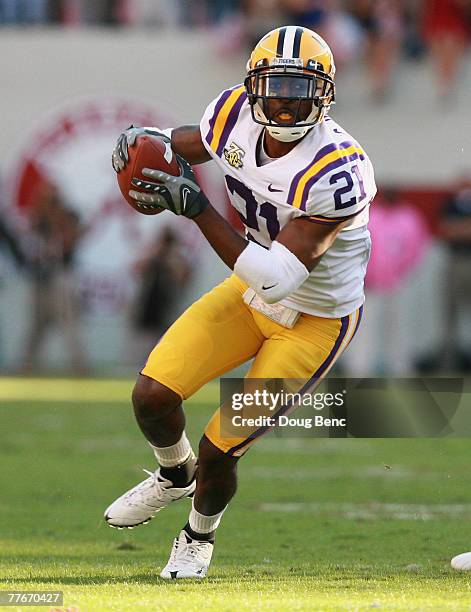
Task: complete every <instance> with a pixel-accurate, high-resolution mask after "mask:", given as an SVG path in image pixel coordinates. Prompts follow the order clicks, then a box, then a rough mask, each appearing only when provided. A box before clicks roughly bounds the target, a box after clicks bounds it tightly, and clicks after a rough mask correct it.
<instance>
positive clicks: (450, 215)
mask: <svg viewBox="0 0 471 612" xmlns="http://www.w3.org/2000/svg"><path fill="white" fill-rule="evenodd" d="M285 24H297V25H303V26H306V27H309V28H312V29H314V30H316V31H318V32H319V33H320V34H322V35H323V36H324V37H325V38H326V39H327V41H328V42H329V44H330V45H331V47H332V49H333V51H334V54H335V58H336V62H337V66H338V72H339V77H340V79H342V78H343V79H344V81H343V82H344V87H343V93H342V95H343V100H344V101H343V104H344V106H346V107H348V106H349V105H350V107H351V108H350V111H351V115H349V116H350V117H355V116H358V117H359V121H360V120H361V121H363V123H362V125H368V128H369V129H370V130H371V132H375V131H376V132H377V130H378V129H379V126H380V125H381V126H383V127H384V125H385V124H388V123H389V122H390V125H389V126H388V129H390V130H394V129H395V128H394V122H395V121H396V120H397V118H398V117H399V118H401V120H402V118H404V117H405V115H406V114H409V121H410V125H411V128H410V129H415V130H416V131H417V134H416V136H414V137H413V140H414V142H415V143H416V145H417V151H416V153H415V157H414V159H416V160H417V162H416V163H417V167H418V168H420V167H422V166H423V165H424V164H426V163H427V161H426V160H425V161H424V159H425V157H427V156H431V157H432V158H436V157H437V156H440V149H439V147H437V148H436V149H434V150H433V151H430V148H429V147H427V146H424V147H422V146H421V143H422V142H424V141H423V139H422V138H423V137H422V132H421V123H422V122H423V121H425V122H426V125H427V126H428V127H427V128H426V129H427V130H428V131H429V132H431V131H434V130H435V126H437V125H439V124H441V123H443V116H444V115H447V116H448V115H450V114H453V113H456V116H457V117H458V118H459V121H460V122H461V126H460V128H459V130H463V131H465V130H467V131H469V130H470V128H471V111H470V110H469V109H470V108H471V106H470V105H469V93H470V87H469V78H468V79H467V80H466V78H462V76H463V75H466V74H467V71H468V66H469V63H470V62H469V43H470V39H471V0H409V1H408V0H324V1H322V2H321V1H320V0H319V1H318V0H93V1H92V0H0V25H1V28H2V29H0V37H1V36H2V32H6V31H7V30H8V32H9V36H10V37H14V36H15V32H18V36H20V37H24V36H29V35H30V33H32V32H34V33H37V32H41V31H42V30H44V31H45V32H49V31H50V30H51V29H56V28H57V29H63V30H69V29H73V30H74V31H77V30H82V29H90V28H91V29H93V28H101V29H104V30H106V31H107V32H108V31H109V30H112V31H113V33H114V34H113V35H114V36H117V37H118V40H121V39H120V38H119V37H123V38H122V40H124V37H126V35H127V33H129V32H133V35H134V36H136V35H137V36H139V35H142V36H151V37H153V36H155V38H158V37H159V36H163V35H164V34H165V33H166V35H167V38H166V39H165V40H166V41H169V42H168V43H167V44H170V47H171V46H172V45H174V46H175V48H176V47H177V46H178V45H180V42H181V41H183V40H184V39H185V36H187V35H188V34H191V35H192V36H202V37H203V38H204V37H205V36H206V35H207V34H210V37H211V38H210V40H211V42H210V45H211V48H212V49H213V50H214V52H215V56H216V55H217V56H218V60H216V59H215V60H214V62H215V66H216V61H218V62H219V64H218V66H219V68H218V70H221V69H222V70H224V63H225V62H227V63H228V65H229V64H230V65H233V64H234V63H239V64H240V67H241V74H242V75H243V66H244V63H245V58H246V57H247V54H248V52H249V51H250V48H251V47H252V45H253V44H255V42H256V41H257V40H258V39H259V38H260V36H261V35H263V34H264V33H265V32H267V31H268V30H270V29H272V28H274V27H277V26H279V25H285ZM169 32H170V33H172V35H171V36H168V33H169ZM140 33H141V34H140ZM203 38H201V40H203ZM12 40H13V39H12ZM198 40H199V39H198ZM84 44H85V43H84ZM64 53H65V54H67V48H66V47H65V48H64ZM215 56H214V57H215ZM2 61H5V58H4V59H3V60H2ZM117 61H125V60H123V58H118V59H117ZM155 62H156V68H155V72H156V76H157V74H158V70H159V58H158V57H156V58H155ZM418 64H426V66H427V75H428V76H427V78H429V80H430V83H431V88H430V90H428V91H429V93H428V94H427V97H428V98H433V105H435V109H434V111H433V112H432V115H430V116H427V118H426V119H424V118H423V117H421V116H420V112H417V108H420V105H419V103H418V104H417V105H416V107H415V113H416V115H415V117H413V118H411V117H410V112H409V98H410V94H411V88H412V89H413V88H414V74H415V72H414V70H415V68H414V66H416V65H418ZM221 66H222V68H221ZM77 69H80V67H78V68H77ZM212 69H213V66H212V64H211V63H209V64H206V65H205V66H201V65H199V66H197V67H196V69H195V71H196V72H198V71H201V70H205V71H206V72H211V70H212ZM359 69H361V74H362V79H363V80H361V81H358V80H357V81H354V80H352V76H351V75H352V74H357V73H358V70H359ZM398 71H400V72H401V73H402V72H404V73H408V74H409V77H408V79H406V81H404V82H405V83H406V85H404V84H403V82H401V81H400V80H399V79H397V78H396V75H397V73H398ZM177 73H178V69H176V70H175V74H177ZM175 78H177V77H175ZM351 83H354V89H355V90H356V89H358V88H359V87H360V84H361V86H362V87H363V89H364V90H365V91H366V96H365V97H361V98H358V96H357V95H356V93H355V92H354V91H352V94H351V96H350V95H349V89H348V88H349V86H350V85H351ZM130 85H131V84H130ZM231 85H233V83H230V82H228V83H227V86H231ZM14 86H15V84H11V87H14ZM419 86H421V85H417V87H419ZM37 88H38V85H37V84H35V89H33V90H31V92H30V95H31V96H33V97H34V95H35V92H36V91H37ZM130 89H131V91H132V86H131V87H130ZM457 92H458V93H457ZM103 93H108V92H107V91H104V92H103ZM113 93H118V92H116V91H115V92H113ZM126 93H129V92H126ZM212 93H214V94H216V93H217V92H216V91H214V92H212ZM174 95H175V97H176V98H177V97H178V95H177V94H174ZM414 95H415V99H417V98H420V93H418V92H415V94H414ZM166 96H167V98H166V99H168V98H170V99H171V98H172V92H170V94H168V93H167V94H166ZM460 96H461V98H460ZM212 97H213V96H208V98H207V102H209V101H210V100H211V98H212ZM339 97H340V96H339ZM460 99H465V100H466V99H467V100H468V106H466V103H465V104H464V105H463V104H461V107H459V108H457V105H458V104H459V100H460ZM184 102H185V101H184V100H180V101H179V104H180V106H183V105H184ZM340 104H342V102H341V103H340ZM365 114H367V115H368V117H369V118H370V119H360V118H361V117H364V116H365ZM335 118H337V117H335ZM349 121H350V123H349V124H347V125H346V126H345V127H346V129H347V131H350V130H351V131H352V132H353V133H354V135H355V136H356V137H357V138H358V139H359V140H360V142H362V143H363V142H364V138H363V135H362V130H361V129H360V130H358V129H356V127H355V125H351V123H352V120H351V118H350V120H349ZM123 127H126V126H123ZM410 129H409V131H410ZM459 130H458V132H459ZM19 138H20V136H19ZM450 138H456V132H455V135H453V136H450ZM367 139H368V136H367ZM443 144H445V143H443ZM451 146H452V147H455V148H459V146H460V143H459V142H456V143H454V144H452V145H451ZM378 148H379V147H377V149H378ZM367 149H368V147H367ZM385 149H387V147H386V144H385ZM464 153H465V155H464V157H462V158H461V162H460V163H459V164H455V165H454V166H451V167H450V168H448V170H447V174H446V179H445V180H439V179H437V177H436V176H435V179H436V180H433V181H431V183H430V184H428V183H427V180H425V183H424V176H425V177H426V176H427V173H426V172H423V171H418V178H417V180H416V181H414V180H413V175H414V171H413V168H412V169H409V175H408V178H407V179H406V178H404V179H402V180H401V178H400V177H399V178H398V176H397V175H396V174H395V173H394V171H393V170H392V169H391V173H390V175H388V172H387V171H384V170H382V171H381V172H380V174H379V176H378V183H379V195H378V197H377V199H376V201H375V203H374V205H373V207H372V211H371V223H370V229H371V233H372V236H373V241H374V248H373V252H372V258H371V262H370V266H369V271H368V275H367V296H368V301H367V306H366V309H365V313H366V314H365V321H364V323H363V326H362V329H361V332H360V333H359V337H358V339H357V340H356V341H355V342H354V343H353V344H352V347H351V348H350V350H349V353H348V354H347V355H346V357H345V359H344V360H343V362H342V364H341V368H342V370H343V371H344V372H346V373H347V374H351V375H354V376H364V375H370V374H371V375H383V374H384V375H398V376H401V375H410V374H415V373H419V374H420V373H457V372H458V373H460V372H463V373H464V372H469V371H470V370H471V334H470V333H469V330H470V329H471V325H470V323H471V321H470V318H471V317H470V313H471V310H470V306H471V265H470V264H471V156H470V152H469V151H468V150H466V151H464ZM401 154H402V153H401V151H399V150H397V151H394V150H393V151H389V152H387V151H386V150H385V155H389V159H394V156H395V155H396V156H399V155H401ZM376 155H377V156H378V154H377V152H376ZM372 157H373V162H374V163H375V162H376V161H377V159H376V158H375V156H374V155H373V156H372ZM4 161H5V160H2V161H1V162H0V173H2V172H3V166H4ZM380 162H381V160H380ZM435 163H437V162H436V161H435ZM383 165H385V166H386V164H383ZM438 165H439V162H438ZM380 167H381V163H380ZM431 174H433V173H431ZM411 177H412V178H411ZM6 180H7V179H5V181H6ZM2 186H3V183H2V184H0V197H1V203H0V213H1V215H0V301H1V300H2V299H5V298H8V295H9V293H12V292H14V291H15V285H16V284H17V283H16V280H15V279H18V282H21V283H22V284H23V286H24V287H25V288H26V289H25V291H23V292H20V293H18V294H15V300H19V299H22V300H23V302H24V304H22V305H20V304H18V311H22V312H23V311H24V312H26V313H28V314H27V315H26V317H27V320H26V321H25V322H24V324H22V325H21V330H20V331H19V332H18V333H16V335H14V339H15V347H14V348H13V349H12V347H11V346H7V345H8V343H9V342H10V343H11V342H12V340H11V338H10V336H9V326H10V325H12V323H11V321H13V320H14V313H13V314H12V312H11V310H12V304H15V302H12V301H11V300H10V301H9V302H8V299H7V300H6V301H7V302H8V304H9V306H8V309H6V308H4V310H3V311H2V310H0V368H1V369H2V370H3V371H10V372H12V371H13V372H19V371H21V372H28V373H30V372H48V371H52V370H61V371H67V372H71V373H76V374H83V373H95V372H103V371H107V370H113V371H116V369H119V368H120V367H121V366H122V368H123V369H124V370H126V369H127V370H130V371H135V370H137V368H138V366H139V365H140V364H141V363H142V361H143V359H144V358H145V356H146V354H147V352H148V350H149V349H150V348H151V347H152V346H153V344H154V343H155V342H156V341H157V340H158V338H159V337H160V336H161V334H162V333H163V332H164V331H165V329H166V328H167V326H168V325H169V324H170V323H171V321H172V320H173V319H174V318H175V317H176V316H177V314H178V312H180V311H181V309H182V308H183V307H184V305H185V300H183V299H182V296H183V295H185V296H186V298H185V299H186V303H188V300H189V299H190V298H189V297H188V296H192V297H191V299H193V297H194V296H197V295H198V293H201V289H202V288H205V283H203V282H202V281H201V274H198V269H199V268H200V264H199V263H198V260H197V259H196V258H195V257H194V256H193V255H189V251H188V245H187V243H186V241H185V239H184V238H182V235H181V233H179V232H177V231H175V225H174V224H171V223H166V224H164V225H162V224H160V225H159V227H158V231H157V230H156V231H155V232H154V233H152V235H149V236H148V238H147V239H146V241H145V243H142V242H141V243H136V244H135V245H134V249H132V247H130V249H131V253H130V264H129V265H128V266H127V270H126V273H127V274H129V276H130V277H132V279H133V282H132V291H131V292H130V293H131V294H130V295H128V296H127V303H126V308H125V309H124V312H125V313H126V324H127V325H128V326H129V334H127V335H126V336H125V337H126V340H125V349H123V347H121V348H120V349H117V350H116V351H115V354H113V358H111V359H109V360H108V361H107V359H101V360H100V359H95V358H94V355H93V348H91V346H92V344H93V343H90V342H89V341H87V334H86V333H84V328H85V327H86V326H87V321H86V303H87V299H86V298H87V296H86V289H84V287H83V285H80V283H79V282H78V280H77V275H78V274H79V273H80V269H79V265H78V264H77V261H78V259H79V258H78V259H77V254H80V249H81V248H82V245H83V244H84V242H85V241H86V240H87V239H88V238H89V236H90V234H91V233H92V232H93V231H95V230H94V229H93V228H96V223H97V219H98V218H100V219H102V218H103V216H105V217H106V207H101V208H100V209H99V210H98V211H97V212H96V214H95V216H94V217H93V218H90V215H88V216H87V215H82V214H81V213H80V209H79V208H77V206H73V205H71V204H70V202H69V201H68V199H67V198H66V197H64V196H63V194H62V193H61V189H60V188H58V186H57V185H55V184H54V181H52V180H51V181H50V182H47V181H46V182H44V181H43V182H42V183H41V184H40V186H38V187H37V189H34V190H33V193H30V194H29V196H28V206H27V207H25V209H24V210H23V211H22V214H21V215H16V214H9V211H11V208H12V206H13V203H12V202H11V201H9V198H10V199H11V190H9V189H8V188H7V185H5V188H4V189H2ZM21 204H22V203H21V202H20V205H21ZM131 242H132V241H131ZM202 248H203V247H202V246H201V245H199V246H198V247H197V249H202ZM208 257H210V258H211V257H212V258H213V259H212V260H211V261H214V256H212V255H208ZM214 265H215V264H214ZM221 274H224V272H221ZM425 278H426V279H427V280H426V282H425V281H424V282H423V283H422V280H423V279H425ZM12 279H13V280H12ZM20 279H21V280H20ZM424 283H425V284H426V285H427V286H426V289H425V290H424V291H423V292H422V293H421V294H420V295H421V298H420V300H418V299H417V295H416V294H415V293H414V287H416V288H417V287H418V286H419V285H420V286H421V287H422V285H423V284H424ZM100 290H101V291H106V288H103V287H101V289H100ZM424 296H425V297H424ZM427 296H429V297H430V296H431V297H430V299H429V297H427ZM428 301H430V304H428ZM431 302H433V304H431ZM429 306H430V307H429ZM15 308H16V306H15V305H14V306H13V309H15ZM5 310H8V313H7V314H6V313H5ZM429 310H434V313H433V315H430V313H429V312H428V311H429ZM427 317H428V319H427V320H430V321H431V322H432V323H431V324H430V325H429V324H428V323H427V325H425V326H423V327H422V329H421V335H423V333H424V329H423V328H424V327H425V328H427V326H428V327H433V331H432V330H430V341H428V342H424V341H423V338H422V340H421V341H420V342H419V341H417V342H415V339H414V332H415V327H416V325H419V323H417V322H418V321H419V320H420V319H425V318H427ZM120 321H121V324H122V320H120ZM95 324H96V323H95ZM50 332H52V333H53V334H55V336H56V337H57V338H59V342H60V344H61V346H62V348H60V349H59V353H58V354H59V355H60V358H59V359H49V358H48V357H47V353H48V351H49V350H52V351H53V352H54V350H55V349H54V348H53V349H50V348H48V346H47V343H48V335H49V333H50ZM426 333H427V332H426ZM9 338H10V339H9Z"/></svg>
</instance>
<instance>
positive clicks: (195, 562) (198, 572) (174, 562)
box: [160, 529, 214, 580]
mask: <svg viewBox="0 0 471 612" xmlns="http://www.w3.org/2000/svg"><path fill="white" fill-rule="evenodd" d="M213 548H214V544H212V543H211V542H202V541H201V540H193V539H192V538H190V536H189V535H188V534H187V533H186V531H185V530H184V529H182V531H180V535H179V536H178V538H175V539H174V541H173V548H172V552H171V553H170V559H169V560H168V563H167V565H166V566H165V567H164V569H163V570H162V571H161V572H160V577H161V578H165V579H166V580H178V579H179V578H199V579H201V578H204V577H205V576H206V573H207V571H208V568H209V564H210V563H211V557H212V555H213Z"/></svg>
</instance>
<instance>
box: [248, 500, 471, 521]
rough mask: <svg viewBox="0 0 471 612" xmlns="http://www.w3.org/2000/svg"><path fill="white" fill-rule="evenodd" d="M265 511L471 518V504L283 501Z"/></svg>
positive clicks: (408, 518) (406, 518)
mask: <svg viewBox="0 0 471 612" xmlns="http://www.w3.org/2000/svg"><path fill="white" fill-rule="evenodd" d="M258 510H260V511H261V512H278V513H302V512H305V513H309V514H318V515H325V514H328V515H330V516H335V517H340V518H347V519H359V520H378V519H394V520H400V521H430V520H433V519H443V518H448V519H457V520H462V521H463V520H466V521H471V504H386V503H380V502H369V503H358V504H355V503H334V502H286V503H285V502H283V503H276V502H275V503H263V504H260V505H259V506H258Z"/></svg>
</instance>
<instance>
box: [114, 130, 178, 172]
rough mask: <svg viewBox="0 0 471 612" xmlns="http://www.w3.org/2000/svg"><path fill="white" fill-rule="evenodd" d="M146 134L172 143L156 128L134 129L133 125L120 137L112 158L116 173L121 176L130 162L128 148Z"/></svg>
mask: <svg viewBox="0 0 471 612" xmlns="http://www.w3.org/2000/svg"><path fill="white" fill-rule="evenodd" d="M146 134H149V135H151V136H159V137H160V138H162V140H165V141H166V142H168V143H170V138H169V137H168V136H167V135H166V134H164V133H162V132H161V131H160V130H159V129H157V128H155V127H134V126H133V125H131V126H130V127H128V129H127V130H125V131H124V132H122V133H121V134H120V135H119V138H118V140H117V142H116V147H115V148H114V150H113V154H112V156H111V163H112V165H113V169H114V171H115V172H116V173H118V174H119V172H121V170H123V168H125V167H126V164H127V163H128V161H129V153H128V147H132V146H133V145H134V144H135V143H136V140H137V139H138V137H139V136H144V135H146Z"/></svg>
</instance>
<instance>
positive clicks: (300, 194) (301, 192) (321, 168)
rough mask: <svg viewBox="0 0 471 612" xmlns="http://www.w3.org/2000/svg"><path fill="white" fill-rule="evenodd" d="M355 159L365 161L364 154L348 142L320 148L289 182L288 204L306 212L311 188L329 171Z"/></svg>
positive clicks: (356, 146)
mask: <svg viewBox="0 0 471 612" xmlns="http://www.w3.org/2000/svg"><path fill="white" fill-rule="evenodd" d="M355 159H361V160H363V159H365V152H364V151H363V149H361V148H360V147H359V146H358V145H357V144H355V143H353V142H349V141H345V142H342V143H332V144H329V145H326V146H325V147H322V149H320V151H318V152H317V154H316V156H315V157H314V159H313V160H312V161H311V162H310V163H309V164H308V165H307V166H306V167H305V168H303V169H302V170H301V171H300V172H298V173H297V174H296V176H295V177H294V179H293V180H292V182H291V186H290V190H289V193H288V204H290V205H291V206H293V207H294V208H299V209H301V210H306V203H307V198H308V195H309V191H310V189H311V188H312V186H313V185H314V184H315V183H316V182H317V181H318V180H320V179H321V178H322V177H323V176H325V175H326V174H327V173H328V172H330V171H331V170H335V169H336V168H339V167H340V166H343V165H344V164H347V163H348V162H351V161H354V160H355Z"/></svg>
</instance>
